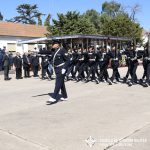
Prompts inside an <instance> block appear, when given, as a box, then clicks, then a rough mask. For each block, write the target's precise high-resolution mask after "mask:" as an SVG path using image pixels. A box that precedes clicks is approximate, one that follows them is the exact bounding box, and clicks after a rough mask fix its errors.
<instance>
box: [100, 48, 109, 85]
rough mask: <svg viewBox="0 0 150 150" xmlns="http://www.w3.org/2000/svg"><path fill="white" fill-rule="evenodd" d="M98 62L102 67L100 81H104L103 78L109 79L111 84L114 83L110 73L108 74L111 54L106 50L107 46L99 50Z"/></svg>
mask: <svg viewBox="0 0 150 150" xmlns="http://www.w3.org/2000/svg"><path fill="white" fill-rule="evenodd" d="M97 62H98V65H99V68H100V74H99V77H98V78H99V81H100V82H102V81H103V78H104V79H105V81H107V82H108V83H109V84H110V85H111V84H112V83H111V81H110V79H109V75H108V71H107V68H108V65H109V55H108V54H107V52H106V49H105V48H102V49H101V50H100V51H98V52H97Z"/></svg>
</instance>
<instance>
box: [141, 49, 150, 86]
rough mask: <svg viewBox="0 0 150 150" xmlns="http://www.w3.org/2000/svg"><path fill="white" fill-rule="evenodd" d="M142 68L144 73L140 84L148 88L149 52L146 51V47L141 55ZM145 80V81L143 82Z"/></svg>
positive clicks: (149, 80)
mask: <svg viewBox="0 0 150 150" xmlns="http://www.w3.org/2000/svg"><path fill="white" fill-rule="evenodd" d="M143 68H144V73H143V77H142V80H141V84H142V85H143V86H144V87H148V86H149V85H150V51H149V50H148V47H146V48H145V50H144V54H143ZM145 78H146V80H145V82H144V79H145Z"/></svg>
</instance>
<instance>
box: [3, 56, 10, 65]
mask: <svg viewBox="0 0 150 150" xmlns="http://www.w3.org/2000/svg"><path fill="white" fill-rule="evenodd" d="M2 62H3V66H4V67H7V66H9V65H10V61H9V56H8V55H4V56H3V59H2Z"/></svg>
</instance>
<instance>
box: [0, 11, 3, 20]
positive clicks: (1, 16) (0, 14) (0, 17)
mask: <svg viewBox="0 0 150 150" xmlns="http://www.w3.org/2000/svg"><path fill="white" fill-rule="evenodd" d="M0 20H3V15H2V13H1V12H0Z"/></svg>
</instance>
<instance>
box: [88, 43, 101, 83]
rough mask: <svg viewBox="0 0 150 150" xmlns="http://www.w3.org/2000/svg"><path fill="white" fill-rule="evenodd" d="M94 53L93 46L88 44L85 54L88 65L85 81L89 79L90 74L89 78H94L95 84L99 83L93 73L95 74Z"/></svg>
mask: <svg viewBox="0 0 150 150" xmlns="http://www.w3.org/2000/svg"><path fill="white" fill-rule="evenodd" d="M96 57H97V56H96V53H95V51H94V47H93V46H90V47H89V51H88V54H87V58H88V63H87V65H88V67H89V71H88V74H87V77H86V82H88V81H89V80H90V79H89V78H90V75H91V80H94V81H95V82H96V83H97V84H98V83H99V81H98V79H97V78H96V76H95V74H96Z"/></svg>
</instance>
